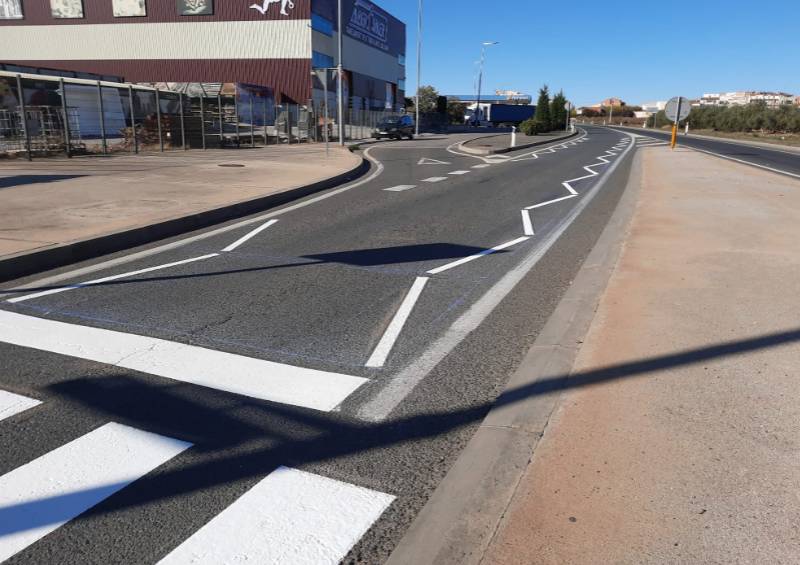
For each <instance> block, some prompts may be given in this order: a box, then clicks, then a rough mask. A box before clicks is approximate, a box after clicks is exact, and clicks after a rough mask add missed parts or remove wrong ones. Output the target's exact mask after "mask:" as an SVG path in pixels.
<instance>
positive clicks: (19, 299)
mask: <svg viewBox="0 0 800 565" xmlns="http://www.w3.org/2000/svg"><path fill="white" fill-rule="evenodd" d="M218 256H219V253H211V254H209V255H203V256H201V257H193V258H191V259H184V260H183V261H175V262H174V263H166V264H164V265H156V266H155V267H147V268H146V269H139V270H138V271H130V272H127V273H121V274H119V275H112V276H110V277H103V278H102V279H94V280H91V281H86V282H82V283H78V284H72V285H67V286H62V287H59V288H51V289H48V290H43V291H41V292H34V293H33V294H26V295H24V296H17V297H15V298H9V299H8V300H7V301H6V302H23V301H25V300H31V299H33V298H39V297H42V296H48V295H50V294H58V293H59V292H66V291H67V290H73V289H76V288H84V287H87V286H94V285H98V284H103V283H105V282H110V281H115V280H117V279H122V278H125V277H132V276H135V275H142V274H144V273H151V272H153V271H159V270H161V269H167V268H169V267H177V266H179V265H186V264H187V263H193V262H195V261H203V260H205V259H210V258H212V257H218Z"/></svg>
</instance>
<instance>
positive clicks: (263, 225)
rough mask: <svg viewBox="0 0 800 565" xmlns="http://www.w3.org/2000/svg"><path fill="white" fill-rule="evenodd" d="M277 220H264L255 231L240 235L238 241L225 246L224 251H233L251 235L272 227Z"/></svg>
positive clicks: (253, 235)
mask: <svg viewBox="0 0 800 565" xmlns="http://www.w3.org/2000/svg"><path fill="white" fill-rule="evenodd" d="M277 221H278V220H276V219H272V220H267V221H266V222H264V223H263V224H261V225H260V226H258V227H257V228H256V229H254V230H253V231H251V232H249V233H247V234H245V235H243V236H242V237H240V238H239V239H237V240H236V241H234V242H233V243H231V244H230V245H229V246H228V247H225V248H224V249H223V251H233V250H234V249H236V248H237V247H239V246H240V245H241V244H243V243H244V242H245V241H247V240H248V239H250V238H251V237H255V236H256V235H258V234H260V233H261V232H262V231H264V230H265V229H267V228H268V227H270V226H271V225H272V224H274V223H276V222H277Z"/></svg>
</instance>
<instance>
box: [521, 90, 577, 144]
mask: <svg viewBox="0 0 800 565" xmlns="http://www.w3.org/2000/svg"><path fill="white" fill-rule="evenodd" d="M568 116H569V111H568V110H567V97H566V96H564V92H563V91H559V92H558V93H557V94H555V95H553V98H552V100H551V99H550V89H549V88H548V87H547V85H544V86H543V87H542V88H540V89H539V98H538V100H537V101H536V112H535V113H534V115H533V117H532V118H530V119H528V120H525V121H524V122H522V123H521V124H520V126H519V129H520V131H521V132H522V133H524V134H525V135H536V134H538V133H546V132H548V131H553V130H562V129H565V128H566V127H567V118H568Z"/></svg>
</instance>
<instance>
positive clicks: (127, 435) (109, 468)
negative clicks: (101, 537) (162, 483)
mask: <svg viewBox="0 0 800 565" xmlns="http://www.w3.org/2000/svg"><path fill="white" fill-rule="evenodd" d="M191 445H192V444H191V443H187V442H185V441H179V440H177V439H173V438H169V437H165V436H160V435H157V434H154V433H150V432H145V431H142V430H137V429H136V428H131V427H128V426H123V425H122V424H117V423H114V422H111V423H108V424H105V425H104V426H101V427H100V428H97V429H96V430H94V431H91V432H89V433H88V434H86V435H84V436H81V437H79V438H78V439H75V440H73V441H71V442H69V443H67V444H65V445H62V446H61V447H59V448H57V449H54V450H53V451H50V452H49V453H46V454H44V455H42V456H41V457H39V458H38V459H34V460H33V461H31V462H30V463H27V464H25V465H23V466H21V467H18V468H16V469H14V470H13V471H11V472H9V473H7V474H5V475H3V476H2V477H0V510H2V519H1V520H0V561H5V560H6V559H8V558H9V557H11V556H12V555H15V554H16V553H18V552H20V551H22V550H23V549H25V548H26V547H28V546H29V545H31V544H32V543H34V542H36V541H37V540H39V539H41V538H43V537H44V536H46V535H47V534H49V533H50V532H52V531H54V530H56V529H58V527H59V526H61V525H63V524H65V523H66V522H68V521H70V520H72V519H73V518H75V517H76V516H78V515H79V514H81V513H83V512H85V511H86V510H88V509H89V508H91V507H92V506H95V505H96V504H98V503H99V502H101V501H102V500H104V499H106V498H108V497H109V496H111V495H112V494H114V493H115V492H117V491H119V490H122V489H123V488H125V487H126V486H127V485H129V484H130V483H132V482H133V481H135V480H136V479H138V478H139V477H142V476H144V475H146V474H147V473H149V472H150V471H152V470H153V469H155V468H156V467H158V466H160V465H162V464H164V463H166V462H167V461H169V460H170V459H172V458H173V457H175V456H176V455H178V454H179V453H181V452H182V451H184V450H186V449H188V448H189V447H191Z"/></svg>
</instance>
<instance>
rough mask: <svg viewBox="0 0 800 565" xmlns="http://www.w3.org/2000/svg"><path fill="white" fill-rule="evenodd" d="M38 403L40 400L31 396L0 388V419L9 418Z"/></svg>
mask: <svg viewBox="0 0 800 565" xmlns="http://www.w3.org/2000/svg"><path fill="white" fill-rule="evenodd" d="M39 404H41V402H40V401H38V400H35V399H33V398H28V397H27V396H22V395H20V394H14V393H13V392H7V391H5V390H0V420H5V419H6V418H10V417H11V416H14V415H16V414H19V413H20V412H24V411H25V410H27V409H28V408H33V407H34V406H38V405H39Z"/></svg>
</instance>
